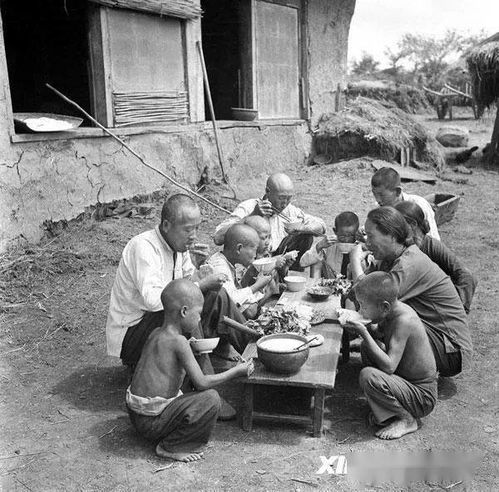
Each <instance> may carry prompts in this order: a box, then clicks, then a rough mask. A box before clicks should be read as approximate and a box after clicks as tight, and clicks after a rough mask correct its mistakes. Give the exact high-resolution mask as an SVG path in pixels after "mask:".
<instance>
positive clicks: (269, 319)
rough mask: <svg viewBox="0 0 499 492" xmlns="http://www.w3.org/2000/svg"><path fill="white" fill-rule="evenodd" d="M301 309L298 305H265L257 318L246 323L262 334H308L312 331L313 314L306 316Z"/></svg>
mask: <svg viewBox="0 0 499 492" xmlns="http://www.w3.org/2000/svg"><path fill="white" fill-rule="evenodd" d="M300 311H301V310H300V309H299V308H298V307H286V306H282V307H263V308H262V312H261V314H260V316H258V318H257V319H254V320H248V321H247V322H246V323H245V324H246V326H247V327H248V328H252V329H253V330H256V331H258V332H259V333H261V334H262V335H270V334H272V333H289V332H292V333H299V334H301V335H306V334H307V333H308V332H309V331H310V321H309V319H310V317H311V314H308V315H307V316H305V315H304V314H302V313H301V312H300Z"/></svg>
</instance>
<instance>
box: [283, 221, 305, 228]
mask: <svg viewBox="0 0 499 492" xmlns="http://www.w3.org/2000/svg"><path fill="white" fill-rule="evenodd" d="M302 224H303V220H290V221H289V222H286V225H287V226H290V227H300V226H301V225H302Z"/></svg>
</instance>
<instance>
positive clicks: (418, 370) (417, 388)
mask: <svg viewBox="0 0 499 492" xmlns="http://www.w3.org/2000/svg"><path fill="white" fill-rule="evenodd" d="M355 294H356V296H357V300H358V302H359V304H360V311H359V312H360V314H361V316H362V317H364V318H366V319H369V320H371V321H372V323H377V328H374V327H372V326H370V327H366V325H364V324H363V323H361V322H359V321H347V322H346V324H345V325H344V327H345V328H346V329H347V330H348V331H349V332H351V333H354V334H356V335H359V336H360V337H362V339H363V340H362V345H361V355H362V360H363V363H364V365H366V366H368V367H364V368H363V369H362V370H361V371H360V375H359V384H360V387H361V388H362V390H363V391H364V393H365V395H366V397H367V402H368V403H369V407H370V409H371V413H370V415H369V419H368V420H369V423H370V424H371V425H377V426H381V427H382V428H381V429H380V430H378V431H377V432H375V436H377V437H379V438H380V439H398V438H400V437H402V436H404V435H405V434H409V433H411V432H415V431H417V430H418V422H417V419H420V418H422V417H425V416H427V415H429V414H430V413H431V412H432V410H433V408H434V407H435V403H436V401H437V370H436V364H435V358H434V356H433V352H432V350H431V347H430V342H429V340H428V336H427V334H426V330H425V327H424V325H423V323H422V321H421V320H420V319H419V317H418V315H417V314H416V312H415V311H414V310H413V309H412V308H411V307H409V306H407V305H406V304H404V303H403V302H401V301H399V300H398V299H397V294H398V292H397V286H396V284H395V282H394V281H393V279H392V278H391V276H390V275H389V274H387V273H385V272H374V273H371V274H369V275H367V276H365V277H364V278H362V279H361V280H360V281H359V283H358V284H357V286H356V287H355Z"/></svg>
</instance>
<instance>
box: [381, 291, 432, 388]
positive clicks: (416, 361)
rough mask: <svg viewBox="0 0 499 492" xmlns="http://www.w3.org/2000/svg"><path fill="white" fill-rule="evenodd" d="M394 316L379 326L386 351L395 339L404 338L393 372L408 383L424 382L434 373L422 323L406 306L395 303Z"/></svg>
mask: <svg viewBox="0 0 499 492" xmlns="http://www.w3.org/2000/svg"><path fill="white" fill-rule="evenodd" d="M396 313H397V314H396V316H394V317H392V318H391V319H390V320H385V321H384V322H383V323H382V326H380V327H381V328H382V330H383V332H384V342H385V346H386V349H387V351H388V350H389V347H390V343H392V340H394V339H396V338H406V345H405V350H404V353H403V355H402V358H401V359H400V362H399V364H398V367H397V369H396V371H395V374H397V375H398V376H400V377H403V378H404V379H407V380H408V381H418V380H424V379H426V378H430V377H433V376H434V375H435V373H436V370H437V369H436V363H435V357H434V356H433V351H432V349H431V346H430V342H429V340H428V335H427V334H426V329H425V326H424V324H423V322H422V321H421V320H420V319H419V316H418V315H417V314H416V312H415V311H414V310H413V309H412V308H411V307H410V306H408V305H407V304H404V303H403V302H400V301H397V310H396Z"/></svg>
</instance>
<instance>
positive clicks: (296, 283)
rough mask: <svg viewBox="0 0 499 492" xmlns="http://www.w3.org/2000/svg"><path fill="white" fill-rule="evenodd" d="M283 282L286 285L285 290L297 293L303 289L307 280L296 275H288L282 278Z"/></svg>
mask: <svg viewBox="0 0 499 492" xmlns="http://www.w3.org/2000/svg"><path fill="white" fill-rule="evenodd" d="M284 282H285V283H286V288H287V289H288V290H289V291H291V292H298V291H300V290H302V289H303V288H304V287H305V284H306V283H307V279H306V278H305V277H300V276H298V275H296V276H295V275H288V276H287V277H284Z"/></svg>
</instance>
